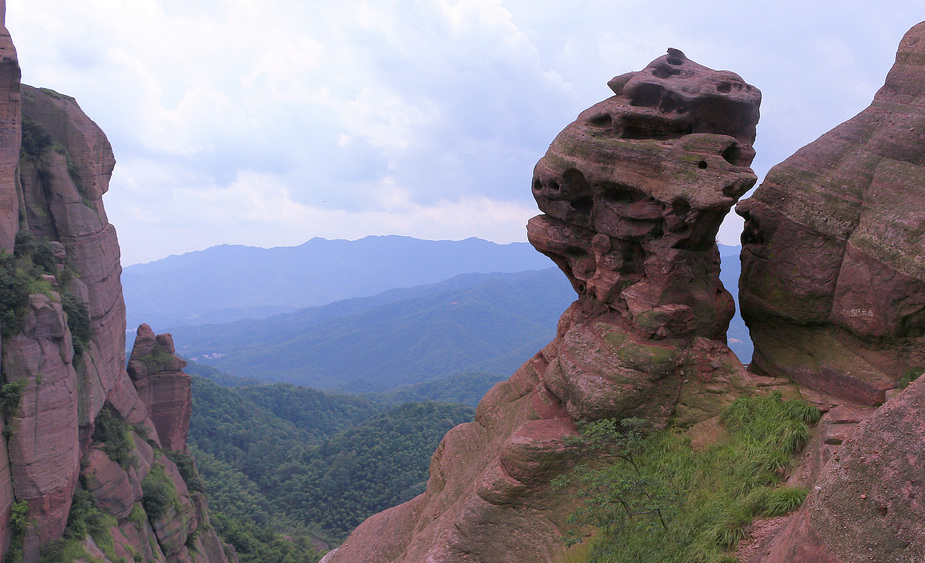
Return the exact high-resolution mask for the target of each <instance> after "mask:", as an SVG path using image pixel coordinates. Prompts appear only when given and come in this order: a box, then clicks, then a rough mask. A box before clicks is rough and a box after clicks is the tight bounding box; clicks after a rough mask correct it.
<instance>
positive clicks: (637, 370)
mask: <svg viewBox="0 0 925 563" xmlns="http://www.w3.org/2000/svg"><path fill="white" fill-rule="evenodd" d="M610 86H611V88H612V89H613V90H614V93H615V95H614V96H613V97H611V98H609V99H608V100H605V101H603V102H601V103H599V104H597V105H596V106H594V107H592V108H591V109H589V110H587V111H585V112H584V113H582V114H581V115H580V116H579V117H578V120H577V121H575V123H573V124H571V125H569V126H568V127H567V128H566V129H565V130H564V131H563V132H562V133H560V135H559V136H558V137H557V138H556V140H555V141H554V142H553V143H552V145H551V147H550V149H549V152H548V153H547V154H546V156H545V157H543V159H541V160H540V162H539V163H538V164H537V166H536V170H535V173H534V179H533V194H534V196H535V198H536V200H537V203H538V205H539V207H540V209H541V210H542V211H543V212H545V215H540V216H539V217H536V218H534V219H532V220H531V221H530V224H529V225H528V234H529V238H530V241H531V243H533V245H534V246H535V247H536V248H537V249H538V250H540V251H541V252H543V253H545V254H547V255H548V256H550V257H551V258H552V259H553V260H554V261H555V262H556V264H558V265H559V267H560V268H561V269H562V270H563V271H564V272H565V274H566V275H567V276H568V277H569V279H570V280H571V282H572V285H573V287H574V288H575V290H576V292H577V293H578V300H577V301H576V302H575V303H574V304H573V305H572V306H571V307H570V308H569V309H568V310H567V311H566V312H565V313H564V314H563V316H562V318H561V320H560V321H559V327H558V331H557V336H556V339H555V340H554V341H553V342H552V343H550V344H549V345H548V346H546V347H545V348H544V349H543V350H542V351H541V352H540V353H538V354H537V355H536V356H535V357H534V358H532V359H530V360H529V361H527V362H526V363H525V364H524V365H523V366H522V367H521V368H520V369H518V370H517V372H515V373H514V375H513V376H512V377H511V379H509V380H508V381H506V382H503V383H500V384H498V385H496V386H495V387H494V388H492V389H491V390H490V391H489V392H488V393H487V394H486V396H485V398H484V399H482V401H481V403H480V404H479V407H478V410H477V413H476V418H475V421H474V422H472V423H469V424H463V425H460V426H458V427H456V428H454V429H453V430H451V431H450V432H449V433H448V434H447V435H446V437H445V438H444V439H443V442H442V443H441V444H440V446H439V448H438V449H437V451H436V453H435V454H434V457H433V461H432V463H431V467H430V480H429V481H428V484H427V490H426V492H425V493H424V494H422V495H421V496H418V497H417V498H415V499H413V500H411V501H409V502H407V503H405V504H403V505H400V506H397V507H395V508H392V509H390V510H387V511H385V512H382V513H380V514H377V515H375V516H372V517H371V518H369V519H368V520H367V521H366V522H364V523H363V524H362V525H361V526H360V527H359V528H357V530H355V531H354V533H353V534H351V536H350V537H349V538H348V539H347V541H346V542H345V543H344V545H343V546H341V547H340V548H339V549H337V550H336V551H334V552H332V553H330V554H328V555H327V556H326V557H325V559H324V561H325V562H326V563H332V562H335V561H336V562H355V561H364V562H376V561H403V562H409V563H410V562H421V561H430V562H444V561H505V562H518V561H524V562H526V561H529V562H531V563H534V562H539V561H554V560H557V559H558V558H560V557H561V556H562V555H563V552H564V549H565V548H564V547H563V545H562V544H561V543H560V541H559V538H560V537H561V536H562V535H563V526H564V525H565V519H566V516H567V514H568V513H569V511H570V509H571V506H570V505H569V502H570V501H569V499H567V498H565V497H564V496H563V495H560V494H557V493H556V492H555V491H553V490H552V489H551V488H550V487H549V481H550V480H551V478H552V477H554V476H556V475H558V474H560V473H562V472H563V471H564V470H567V469H568V468H570V467H571V465H572V463H573V461H574V459H575V453H574V452H573V451H572V450H571V449H570V446H569V441H568V440H567V438H568V437H569V436H570V435H572V434H574V432H575V426H574V423H575V421H577V420H591V419H597V418H601V417H628V416H641V417H645V418H647V419H649V420H652V421H653V422H655V423H656V424H662V425H664V424H666V423H667V422H668V421H669V419H671V418H672V417H674V420H675V421H677V422H678V423H679V424H692V423H695V422H697V421H700V420H703V419H705V418H709V417H711V416H713V415H714V414H715V413H716V412H717V411H718V409H719V408H720V405H721V404H724V403H725V402H726V401H728V400H729V396H730V395H732V394H734V392H735V390H736V389H737V388H738V389H741V388H745V387H750V386H751V385H753V381H752V380H750V379H749V376H748V374H747V373H746V372H745V371H744V369H743V368H742V366H741V364H739V363H738V361H737V360H736V359H735V356H734V355H733V354H732V353H731V352H730V351H729V350H728V348H726V346H725V343H724V342H725V331H726V325H727V324H728V322H729V319H730V318H731V316H732V313H733V307H734V304H733V302H732V299H731V297H730V296H729V293H728V292H727V291H725V289H724V288H723V286H722V284H721V283H720V281H719V277H718V274H719V254H718V252H717V249H716V245H715V242H714V240H715V236H716V231H717V229H718V228H719V224H720V222H721V221H722V218H723V216H724V215H725V214H726V213H727V212H728V211H729V209H730V208H731V207H732V206H733V205H734V204H735V201H736V200H737V199H738V197H740V196H741V195H742V194H744V193H745V191H747V190H748V189H749V188H750V187H751V186H752V185H753V184H754V182H755V179H756V178H755V175H754V174H753V173H752V171H751V169H750V168H749V164H750V162H751V159H752V157H753V156H754V151H753V150H752V142H753V140H754V135H755V124H756V123H757V120H758V104H759V102H760V99H761V95H760V93H759V92H758V90H757V89H755V88H754V87H752V86H749V85H748V84H746V83H745V82H744V81H743V80H742V79H741V78H740V77H739V76H738V75H735V74H733V73H731V72H718V71H713V70H710V69H708V68H706V67H703V66H700V65H698V64H696V63H694V62H692V61H690V60H688V59H687V58H686V57H685V56H684V54H683V53H681V52H680V51H677V50H674V49H671V50H669V54H668V55H666V56H663V57H661V58H659V59H656V60H655V61H653V62H652V63H651V64H650V65H649V66H648V67H646V68H645V69H644V70H642V71H640V72H634V73H629V74H625V75H622V76H619V77H617V78H615V79H613V80H612V81H611V82H610ZM705 387H710V388H711V389H713V390H716V391H719V392H718V393H701V392H699V391H700V390H703V389H704V388H705Z"/></svg>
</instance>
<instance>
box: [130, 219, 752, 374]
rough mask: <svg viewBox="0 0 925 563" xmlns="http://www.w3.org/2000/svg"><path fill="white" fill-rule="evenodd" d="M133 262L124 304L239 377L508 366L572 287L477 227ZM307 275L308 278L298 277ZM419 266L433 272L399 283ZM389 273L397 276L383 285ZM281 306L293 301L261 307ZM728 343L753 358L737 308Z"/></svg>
mask: <svg viewBox="0 0 925 563" xmlns="http://www.w3.org/2000/svg"><path fill="white" fill-rule="evenodd" d="M720 253H721V255H722V256H723V266H724V269H723V272H722V276H721V277H722V280H723V283H724V284H725V285H726V287H727V288H728V289H729V290H730V291H731V292H732V293H733V295H735V293H736V290H737V280H738V276H739V260H738V254H739V248H738V247H732V246H724V245H720ZM418 269H420V270H421V271H423V272H424V274H421V275H418V274H416V273H415V272H416V271H417V270H418ZM524 270H525V271H524ZM126 271H127V274H126V275H125V276H124V277H125V279H126V282H125V284H126V290H125V291H126V295H127V298H126V300H127V306H128V310H129V313H128V316H129V318H132V317H133V316H139V317H143V318H150V317H153V316H155V309H158V310H160V312H161V314H160V319H161V320H160V322H161V325H160V326H159V327H158V330H165V331H169V332H171V333H172V334H173V335H174V341H175V342H176V345H177V350H178V353H180V354H182V355H184V356H185V357H187V358H190V359H192V360H194V361H196V362H200V363H204V364H207V365H211V366H213V367H216V368H218V369H220V370H222V371H223V372H226V373H229V374H232V375H236V376H239V377H247V378H253V379H256V380H259V381H264V382H280V381H285V382H290V383H296V384H299V385H305V386H310V387H317V388H328V389H339V390H343V391H353V392H367V391H386V390H389V389H394V388H396V387H398V386H401V385H408V384H414V383H418V382H422V381H433V380H436V379H440V378H443V377H447V376H450V375H453V374H458V373H463V372H488V373H493V374H499V375H509V374H510V373H512V372H513V371H514V370H515V369H516V368H517V367H518V366H519V365H520V364H521V363H523V361H524V360H525V359H527V358H529V357H530V356H532V355H533V354H534V353H536V352H537V351H538V350H540V349H541V348H542V347H543V346H544V345H545V344H546V343H547V342H549V341H550V340H551V339H552V338H553V336H554V335H555V327H556V323H557V320H558V318H559V316H560V315H561V314H562V312H563V311H564V310H565V309H566V308H567V307H568V306H569V304H570V303H571V302H572V301H574V299H575V297H576V296H575V292H574V290H573V289H572V288H571V286H570V284H569V283H568V280H567V279H566V277H565V276H564V275H563V274H562V272H561V271H559V269H558V268H556V267H554V266H553V265H552V263H551V261H550V260H549V259H548V258H546V257H545V256H543V255H542V254H540V253H539V252H537V251H536V250H535V249H534V248H533V247H531V246H530V245H529V244H526V243H515V244H509V245H498V244H495V243H491V242H488V241H484V240H478V239H467V240H464V241H424V240H418V239H413V238H408V237H399V236H389V237H367V238H364V239H360V240H357V241H343V240H336V241H328V240H323V239H312V240H311V241H309V242H307V243H305V244H304V245H301V246H298V247H289V248H271V249H261V248H253V247H242V246H220V247H214V248H210V249H207V250H205V251H202V252H195V253H190V254H184V255H182V256H172V257H170V258H167V259H165V260H161V261H157V262H152V263H149V264H141V265H137V266H130V267H128V268H126ZM484 272H491V273H484ZM441 276H443V277H441ZM301 279H305V280H309V281H310V283H307V285H310V286H311V291H304V292H297V291H294V289H295V288H298V287H300V283H301V282H300V281H299V280H301ZM420 279H435V282H434V283H426V284H415V285H414V286H412V287H407V286H402V285H401V284H410V283H414V281H413V280H420ZM261 280H262V281H261ZM159 283H164V284H166V285H165V286H159V285H158V284H159ZM204 287H205V288H206V289H209V290H211V291H206V290H203V288H204ZM382 287H386V288H389V289H387V290H385V291H380V292H376V291H375V289H376V288H382ZM168 288H169V291H170V292H171V299H172V302H173V303H185V304H186V305H184V307H186V308H187V309H188V310H191V311H196V312H197V313H196V315H198V316H185V317H178V316H175V315H174V314H173V313H171V311H170V310H168V309H169V308H167V307H158V306H157V304H158V302H159V299H162V297H159V295H160V294H162V293H163V292H166V291H168ZM370 292H372V293H374V294H373V295H369V293H370ZM335 296H336V299H335ZM330 299H334V301H333V302H326V303H325V304H322V305H318V306H312V307H303V308H299V309H297V304H298V303H300V302H305V301H322V302H324V301H325V300H330ZM167 301H170V300H167ZM280 309H290V310H291V312H286V313H281V314H276V315H271V316H267V313H269V312H271V311H273V310H280ZM139 311H143V312H141V313H139ZM245 317H249V318H245ZM208 319H213V320H212V321H211V322H210V321H209V320H208ZM223 319H231V320H230V321H228V322H221V320H223ZM129 326H130V327H131V326H132V325H131V324H129ZM729 343H730V347H731V348H732V349H733V350H734V351H735V352H736V353H738V354H739V355H740V357H741V358H742V359H743V360H744V361H748V358H749V357H750V355H751V343H750V341H749V339H748V331H747V329H746V327H745V325H744V323H743V322H742V320H741V318H740V317H738V316H736V318H735V319H734V320H733V322H732V324H731V326H730V333H729Z"/></svg>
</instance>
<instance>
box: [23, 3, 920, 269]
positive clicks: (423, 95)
mask: <svg viewBox="0 0 925 563" xmlns="http://www.w3.org/2000/svg"><path fill="white" fill-rule="evenodd" d="M770 6H771V5H770V4H768V3H764V2H761V3H758V2H741V1H739V2H725V1H712V2H710V1H697V0H689V1H685V2H673V1H663V2H657V3H656V2H643V1H632V2H630V1H619V0H610V1H603V0H600V1H592V0H588V1H582V0H571V1H568V2H565V1H541V0H516V1H500V0H495V1H491V0H456V1H445V0H419V1H414V0H408V1H398V0H368V1H364V2H357V1H352V0H343V1H338V2H318V1H305V0H262V1H260V2H257V1H256V0H132V1H131V2H129V1H127V0H84V1H82V2H73V1H72V0H70V1H66V0H8V2H7V17H6V23H7V27H8V28H9V30H10V33H11V34H12V36H13V41H14V43H15V44H16V47H17V50H18V52H19V58H20V64H21V66H22V68H23V81H24V82H26V83H28V84H32V85H34V86H42V87H47V88H52V89H54V90H57V91H60V92H63V93H66V94H69V95H72V96H74V97H76V98H77V100H78V102H79V103H80V105H81V107H82V108H83V109H84V111H85V112H86V113H87V114H88V115H89V116H90V117H91V118H92V119H94V120H95V121H96V122H97V123H98V124H99V125H100V126H101V127H102V128H103V130H104V131H106V133H107V135H108V136H109V139H110V141H111V143H112V145H113V149H114V152H115V154H116V160H117V165H116V170H115V173H114V175H113V179H112V183H111V185H110V191H109V193H108V194H107V195H106V196H105V199H104V202H105V205H106V209H107V212H108V215H109V219H110V221H111V222H112V223H113V224H115V226H116V228H117V230H118V233H119V239H120V243H121V246H122V255H123V264H125V265H128V264H133V263H138V262H146V261H150V260H154V259H158V258H162V257H165V256H167V255H169V254H179V253H183V252H188V251H193V250H199V249H203V248H206V247H209V246H213V245H216V244H223V243H229V244H247V245H253V246H281V245H287V246H288V245H296V244H300V243H302V242H304V241H306V240H308V239H310V238H312V237H315V236H320V237H324V238H347V239H355V238H360V237H362V236H365V235H370V234H403V235H409V236H415V237H418V238H428V239H462V238H467V237H470V236H475V237H479V238H484V239H488V240H494V241H497V242H502V243H504V242H513V241H523V240H526V236H525V229H524V225H525V223H526V221H527V219H529V218H530V217H531V216H533V215H535V214H537V211H536V206H535V204H534V202H533V200H532V197H531V195H530V187H529V186H530V176H531V173H532V170H533V165H534V163H535V162H536V161H537V160H538V159H539V158H540V157H541V156H542V155H543V153H544V152H545V150H546V147H547V146H548V144H549V142H550V141H551V140H552V139H553V137H554V136H555V135H556V134H557V133H558V131H560V130H561V129H562V128H563V127H565V126H566V125H567V124H568V123H569V122H571V121H572V120H573V119H574V118H575V117H576V116H577V115H578V113H579V112H580V111H581V110H582V109H584V108H586V107H588V106H590V105H592V104H594V103H596V102H597V101H600V100H601V99H604V98H606V97H607V96H609V95H610V91H609V89H608V88H607V85H606V83H607V81H608V80H609V79H610V78H612V77H613V76H615V75H618V74H622V73H624V72H628V71H631V70H639V69H642V68H643V67H645V66H646V64H647V63H648V62H649V61H651V60H652V59H654V58H656V57H658V56H660V55H661V54H663V53H664V52H665V49H666V48H668V47H676V48H679V49H681V50H683V51H684V52H685V53H686V54H687V56H688V57H689V58H691V59H692V60H694V61H696V62H698V63H700V64H703V65H706V66H709V67H712V68H717V69H727V70H732V71H734V72H737V73H738V74H740V75H741V76H742V77H743V78H744V79H745V80H746V81H748V82H749V83H751V84H753V85H755V86H757V87H758V88H759V89H761V91H762V93H763V96H764V100H763V102H762V108H761V114H762V117H761V122H760V123H759V125H758V141H757V143H756V148H757V151H758V157H757V158H756V160H755V162H754V165H753V167H754V169H755V171H756V172H757V173H758V175H759V177H763V176H764V174H765V173H766V172H767V170H768V169H769V168H770V167H771V166H772V165H773V164H775V163H777V162H779V161H781V160H783V159H785V158H786V157H787V156H789V155H790V154H792V153H793V152H794V151H795V150H796V149H798V148H799V147H801V146H803V145H805V144H806V143H808V142H810V141H812V140H814V139H815V138H816V137H818V136H819V135H821V134H823V133H825V132H826V131H827V130H829V129H831V128H832V127H834V126H835V125H837V124H838V123H840V122H842V121H844V120H846V119H848V118H850V117H851V116H853V115H854V114H856V113H857V112H858V111H860V110H862V109H863V108H864V107H866V106H867V105H868V104H869V103H870V100H871V99H872V97H873V95H874V93H875V92H876V90H877V89H878V88H879V87H880V86H881V85H882V83H883V79H884V77H885V76H886V73H887V71H888V70H889V68H890V65H891V64H892V62H893V59H894V56H895V51H896V47H897V45H898V44H899V40H900V38H901V37H902V35H903V33H904V32H905V31H906V30H908V29H909V28H910V27H912V26H913V25H914V24H916V23H917V22H918V21H920V19H922V10H921V8H922V5H921V3H920V1H919V0H916V1H903V0H897V1H883V2H879V3H877V5H876V9H871V5H870V3H869V2H852V1H841V2H830V1H814V2H807V1H805V0H803V1H779V2H775V3H774V4H773V8H771V7H770ZM739 228H740V227H739V223H738V222H737V221H734V220H731V221H727V224H725V225H724V227H723V230H722V231H721V234H720V240H721V242H725V243H727V244H735V242H736V239H737V230H738V229H739Z"/></svg>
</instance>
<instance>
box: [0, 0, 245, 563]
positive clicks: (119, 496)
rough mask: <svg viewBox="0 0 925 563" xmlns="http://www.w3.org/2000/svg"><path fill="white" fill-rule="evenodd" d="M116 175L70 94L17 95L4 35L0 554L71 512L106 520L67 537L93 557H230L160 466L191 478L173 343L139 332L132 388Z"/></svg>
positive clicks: (40, 540) (44, 544) (24, 551)
mask: <svg viewBox="0 0 925 563" xmlns="http://www.w3.org/2000/svg"><path fill="white" fill-rule="evenodd" d="M4 7H5V4H3V3H2V0H0V13H2V9H3V8H4ZM3 31H5V29H4V30H3ZM14 67H15V68H14ZM20 124H21V125H22V128H21V129H20ZM20 132H21V133H22V136H21V137H20ZM4 155H6V156H9V155H15V159H14V161H13V162H12V164H10V163H9V162H7V159H6V156H4ZM114 164H115V160H114V158H113V155H112V150H111V148H110V146H109V142H108V141H107V139H106V136H105V135H104V134H103V132H102V131H101V130H100V129H99V127H97V126H96V124H95V123H93V122H92V121H91V120H90V119H89V118H88V117H87V116H86V115H84V114H83V112H82V111H81V110H80V108H79V107H78V105H77V103H76V102H75V101H74V100H73V99H72V98H69V97H67V96H63V95H60V94H57V93H56V92H53V91H50V90H43V89H35V88H31V87H29V86H21V85H20V84H19V67H18V65H16V59H15V51H13V49H12V44H11V43H9V36H8V34H7V35H4V34H3V33H2V32H0V252H4V253H6V252H8V251H9V250H15V255H14V256H12V257H11V256H8V255H6V256H3V259H4V262H3V267H4V268H6V269H7V271H6V272H5V273H6V274H7V275H8V276H10V275H13V274H12V273H13V272H14V271H15V272H20V271H22V272H27V273H25V274H16V275H17V276H20V275H27V276H30V277H29V279H28V280H26V281H28V283H25V282H24V283H22V284H21V285H15V284H11V285H9V287H6V286H5V287H4V288H3V290H4V291H5V292H7V293H6V294H5V295H6V297H7V298H9V297H11V296H12V295H19V293H22V296H23V306H22V313H21V314H20V315H18V317H19V318H18V320H17V323H16V324H15V325H13V324H11V325H9V326H4V327H2V328H3V339H2V354H0V370H2V392H0V399H2V400H0V403H2V406H3V408H2V409H0V410H2V411H3V412H2V427H3V436H2V438H0V557H6V556H8V555H10V554H11V553H14V554H17V553H18V554H21V555H22V559H23V561H27V562H31V561H37V560H39V558H40V556H42V555H43V554H48V553H49V550H54V549H57V548H58V547H61V545H60V544H61V543H62V542H64V541H65V540H64V539H62V536H63V534H64V532H65V529H66V526H67V522H68V517H69V515H70V514H71V513H72V512H73V510H75V509H76V510H81V511H98V512H101V513H103V514H105V515H109V516H111V517H112V518H113V521H114V522H116V523H115V524H114V525H113V526H112V527H111V528H110V529H109V530H108V531H106V532H105V535H107V536H109V537H111V539H112V541H108V540H109V538H103V539H106V541H101V542H99V543H98V542H97V541H96V540H95V539H94V538H92V537H90V536H87V537H86V538H84V540H83V541H82V542H80V541H79V540H74V539H71V540H67V541H70V542H75V541H77V542H78V543H79V544H80V545H81V546H82V548H83V549H84V550H85V551H86V553H87V554H89V555H92V556H94V557H96V558H97V559H98V560H103V561H116V560H120V558H121V559H126V560H133V559H134V560H137V559H138V557H140V558H141V559H142V560H144V561H167V560H170V561H201V562H206V561H210V562H211V561H227V560H228V559H227V556H226V554H225V549H224V547H223V546H222V544H221V542H220V541H219V540H218V538H217V537H216V535H215V532H214V530H212V529H211V527H209V526H206V527H205V528H204V529H203V528H201V526H202V525H203V524H207V523H208V512H207V509H206V501H205V499H204V498H203V497H202V493H201V492H200V491H197V490H190V489H189V488H188V487H187V485H186V480H187V479H189V478H190V477H192V475H187V474H181V472H180V471H179V469H178V468H177V466H176V465H175V463H174V461H171V458H170V457H168V455H167V454H168V453H169V454H170V456H172V457H173V458H174V459H178V460H182V461H183V462H184V463H182V464H181V465H182V466H183V467H185V468H187V469H188V468H189V467H191V463H189V462H190V461H191V460H189V459H188V456H187V454H186V453H185V452H186V433H187V425H188V422H189V413H190V409H191V396H190V390H189V377H188V376H186V375H185V374H183V373H182V372H181V371H179V370H180V369H181V368H182V367H183V365H185V364H184V363H183V361H182V360H180V359H179V358H177V357H176V356H174V355H173V343H172V341H171V339H170V337H169V335H162V336H158V337H155V336H154V335H153V334H150V335H147V334H142V338H141V342H140V343H139V344H138V345H137V348H138V349H139V350H148V351H149V352H150V353H151V354H149V355H148V356H145V355H144V354H143V353H141V352H139V358H140V360H139V361H140V362H141V364H140V365H142V366H145V365H147V364H145V362H146V361H151V360H153V361H154V363H153V364H152V365H153V366H154V367H155V368H157V369H152V370H150V371H144V372H140V371H138V370H136V372H135V373H136V375H138V380H139V381H138V387H137V388H136V386H135V385H133V381H132V380H131V379H130V377H129V374H128V372H127V371H126V369H125V366H124V350H125V305H124V302H123V299H122V288H121V283H120V281H119V276H120V273H121V266H120V264H119V247H118V243H117V241H116V234H115V230H114V228H113V227H112V225H110V224H109V222H108V220H107V219H106V214H105V211H104V209H103V204H102V196H103V194H104V193H105V192H106V190H107V189H108V184H109V178H110V175H111V173H112V170H113V166H114ZM8 165H9V166H8ZM9 202H12V204H11V206H12V207H11V209H12V211H10V210H9V209H8V207H9V206H7V203H9ZM7 235H10V236H9V237H8V236H7ZM24 235H28V236H24ZM7 238H9V239H10V240H9V241H7ZM7 243H9V244H7ZM14 260H15V263H14V262H13V261H14ZM4 283H6V282H4ZM28 287H32V288H38V292H36V293H33V294H32V295H28V296H26V295H25V293H26V291H25V288H28ZM11 292H12V293H11ZM17 292H19V293H17ZM5 302H6V301H5ZM14 310H17V309H14ZM7 318H8V317H7ZM149 332H150V330H149ZM149 337H150V338H149ZM152 354H153V355H152ZM184 383H185V387H184ZM140 395H141V396H140ZM142 397H143V398H142ZM167 418H170V420H167ZM192 482H194V483H195V482H196V481H192ZM152 499H167V501H166V502H167V504H166V505H165V506H158V505H157V504H156V503H155V502H154V500H152ZM75 507H76V508H75ZM14 513H16V514H17V518H16V519H15V520H14V519H13V517H12V516H13V514H14ZM82 514H84V516H86V512H82ZM96 539H100V537H99V536H97V538H96ZM56 546H57V547H56ZM68 549H75V547H74V546H70V547H69V548H68ZM78 549H79V548H78ZM232 553H233V552H232ZM16 557H17V556H16V555H13V559H14V560H15V559H16Z"/></svg>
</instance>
